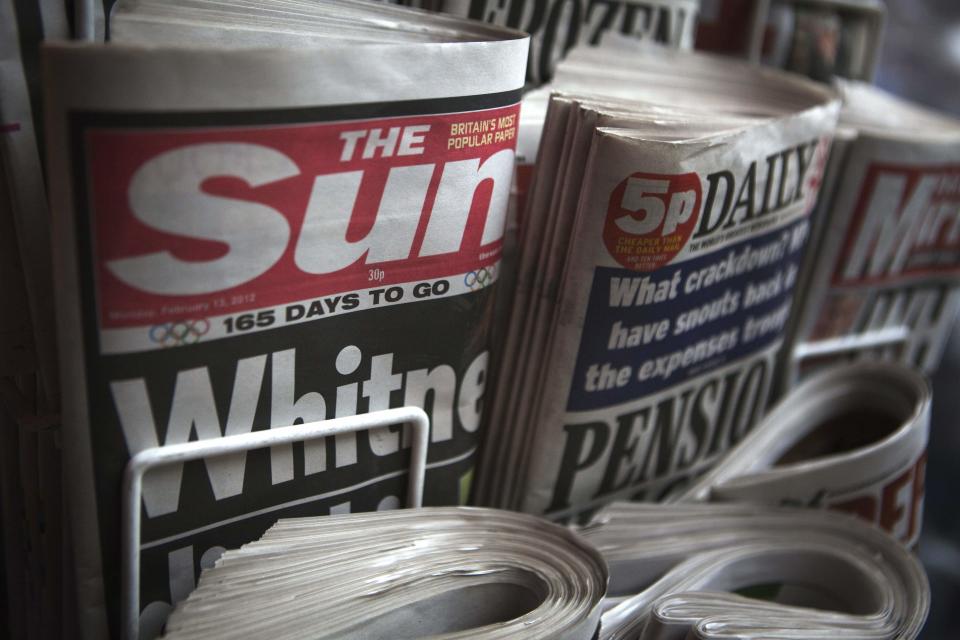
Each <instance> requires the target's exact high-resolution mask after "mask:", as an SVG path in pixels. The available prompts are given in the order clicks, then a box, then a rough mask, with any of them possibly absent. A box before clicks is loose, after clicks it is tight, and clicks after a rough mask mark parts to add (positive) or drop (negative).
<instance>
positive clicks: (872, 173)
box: [786, 82, 960, 385]
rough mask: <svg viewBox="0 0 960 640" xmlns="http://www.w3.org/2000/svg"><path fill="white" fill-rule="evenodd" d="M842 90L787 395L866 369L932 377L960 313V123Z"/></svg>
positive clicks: (886, 98)
mask: <svg viewBox="0 0 960 640" xmlns="http://www.w3.org/2000/svg"><path fill="white" fill-rule="evenodd" d="M839 88H840V90H841V92H842V95H843V99H844V106H843V110H842V112H841V120H840V121H841V135H838V139H839V140H840V143H839V144H838V145H837V148H836V150H835V153H834V156H833V157H831V159H830V164H829V171H828V173H827V177H826V181H825V185H829V187H830V188H829V189H828V190H826V191H825V192H824V197H823V198H822V200H821V202H820V204H819V207H820V209H822V211H821V212H819V213H818V220H819V221H820V224H819V229H818V230H817V232H816V243H817V246H818V247H819V248H820V250H819V251H818V258H819V259H818V260H816V261H814V260H810V261H809V263H808V264H807V265H806V266H805V267H804V276H803V278H804V280H805V281H806V282H805V284H804V288H805V289H806V293H805V296H804V297H805V304H804V306H803V311H804V312H803V314H802V315H800V316H799V317H798V318H797V320H798V328H797V337H796V338H795V342H796V344H795V347H794V350H793V357H792V362H791V367H790V371H789V375H788V379H787V381H786V383H787V385H792V384H794V383H795V382H796V381H797V380H798V379H800V378H801V377H802V376H804V375H805V374H806V373H808V372H810V371H812V370H815V369H817V368H820V367H822V366H824V365H826V364H830V363H833V362H837V361H842V360H848V359H860V358H865V357H866V358H881V359H888V360H897V361H900V362H903V363H904V364H907V365H909V366H912V367H916V368H918V369H920V370H921V371H924V372H926V373H931V372H933V371H934V370H935V369H936V367H937V365H938V364H939V362H940V358H941V355H942V353H943V349H944V346H945V344H946V341H947V338H948V336H949V332H950V329H951V327H952V326H953V322H954V319H955V318H956V316H957V310H958V306H960V122H958V121H957V120H954V119H952V118H949V117H947V116H945V115H941V114H938V113H935V112H931V111H928V110H925V109H921V108H920V107H918V106H916V105H913V104H910V103H908V102H905V101H903V100H901V99H899V98H896V97H894V96H892V95H890V94H887V93H885V92H883V91H882V90H880V89H877V88H875V87H871V86H868V85H865V84H862V83H856V82H843V83H841V84H840V85H839Z"/></svg>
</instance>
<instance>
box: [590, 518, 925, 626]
mask: <svg viewBox="0 0 960 640" xmlns="http://www.w3.org/2000/svg"><path fill="white" fill-rule="evenodd" d="M580 533H581V535H582V536H583V537H584V538H585V539H586V540H587V541H589V542H591V543H592V544H594V545H595V546H596V547H597V549H599V550H600V552H601V553H602V554H603V556H604V558H606V560H607V562H608V564H609V566H610V589H609V593H608V596H609V597H608V600H607V602H606V604H605V607H606V608H607V609H606V611H605V613H604V614H603V617H602V623H601V625H602V626H601V633H600V638H602V639H603V640H654V639H657V640H673V639H676V640H683V639H685V638H694V637H695V638H698V639H702V640H710V639H720V638H782V639H788V638H795V639H797V640H799V639H807V638H876V639H878V640H879V639H889V640H911V639H913V638H916V637H917V635H918V634H919V632H920V629H921V628H922V626H923V623H924V621H925V619H926V616H927V612H928V610H929V607H930V589H929V584H928V582H927V578H926V574H925V573H924V571H923V568H922V567H921V565H920V563H919V562H918V561H917V559H916V558H914V557H913V556H912V555H911V554H910V553H909V552H908V551H907V550H906V549H905V548H904V547H903V546H902V545H900V544H899V543H898V542H896V541H895V540H894V539H893V538H891V537H889V536H888V535H886V534H885V533H883V532H882V531H879V530H877V529H875V528H873V527H871V526H868V525H866V524H863V523H861V522H859V521H858V520H856V519H854V518H852V517H850V516H847V515H844V514H836V513H830V512H825V511H810V510H799V509H792V508H774V507H763V506H752V505H723V504H717V505H713V504H711V505H679V504H674V505H652V504H640V503H625V502H618V503H614V504H613V505H610V506H609V507H607V508H606V509H605V510H603V511H602V512H600V513H599V514H597V516H596V517H595V519H594V520H593V522H592V523H591V524H590V525H588V526H587V527H585V528H583V529H581V530H580ZM738 592H739V593H738ZM751 594H752V595H756V596H764V597H763V599H755V598H752V597H746V596H747V595H751Z"/></svg>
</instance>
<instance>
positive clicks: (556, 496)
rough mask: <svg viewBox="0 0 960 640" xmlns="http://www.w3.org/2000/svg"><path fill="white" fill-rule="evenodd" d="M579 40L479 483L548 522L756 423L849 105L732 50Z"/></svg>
mask: <svg viewBox="0 0 960 640" xmlns="http://www.w3.org/2000/svg"><path fill="white" fill-rule="evenodd" d="M581 51H582V52H581V54H580V55H578V54H577V53H576V52H575V53H574V54H573V55H572V56H571V57H570V58H568V60H567V61H566V62H563V63H561V65H560V66H559V67H558V73H557V83H556V85H557V87H559V88H561V89H562V90H564V91H568V92H569V95H555V96H554V97H553V99H552V101H551V103H550V106H549V108H548V111H547V115H546V123H545V125H544V131H543V136H542V139H541V143H540V149H539V151H538V155H537V166H536V170H535V174H534V178H533V185H532V189H531V192H530V194H529V196H528V199H529V202H528V206H527V210H526V212H525V214H524V218H523V224H524V231H523V233H522V241H521V243H522V246H521V254H520V261H519V269H518V274H517V291H516V294H515V297H514V307H513V309H512V313H513V315H512V317H511V319H510V323H511V326H510V328H509V330H508V331H507V340H508V343H507V344H506V346H505V354H506V355H505V359H504V363H503V366H502V368H501V377H500V380H499V381H498V384H497V394H496V405H495V407H494V410H493V414H492V416H491V423H490V424H491V431H490V434H489V436H490V438H489V440H488V444H487V450H486V452H485V454H484V455H485V462H484V464H485V471H487V473H486V474H485V475H484V476H482V477H481V483H482V484H481V487H480V491H479V499H480V500H481V501H483V502H484V503H490V504H493V505H497V506H503V507H510V508H521V509H524V510H528V511H532V512H537V513H546V514H548V515H549V516H550V517H554V518H569V517H572V516H578V515H579V514H581V513H583V512H586V511H589V510H591V509H595V508H597V507H598V506H600V505H602V504H603V503H605V502H608V501H610V500H612V499H614V498H617V497H636V498H645V499H648V500H657V499H660V498H662V497H663V496H664V495H666V494H667V493H669V492H670V491H672V490H674V489H677V488H678V487H679V486H680V485H682V484H684V483H685V482H687V481H688V480H690V479H691V478H693V477H695V476H697V475H699V474H700V473H703V472H704V471H706V469H708V468H709V467H710V465H712V464H713V463H715V462H716V461H717V460H719V458H720V457H721V455H722V454H723V452H724V451H726V450H727V449H728V448H729V447H730V446H732V445H733V444H735V443H736V442H737V441H739V440H740V439H741V438H742V437H743V436H744V435H745V434H746V433H747V432H748V431H749V430H750V429H751V428H752V427H753V426H754V425H755V424H756V422H757V421H758V420H759V418H760V417H761V415H762V414H763V412H764V410H765V409H766V403H767V400H768V395H769V392H770V389H771V382H772V379H773V369H774V365H775V356H776V354H777V352H778V349H779V348H780V346H781V342H782V334H783V328H784V326H785V323H786V320H787V317H788V314H789V313H790V307H791V300H792V291H793V285H794V281H795V279H796V276H797V273H798V271H799V264H800V259H801V257H802V255H803V250H804V247H805V246H806V238H807V231H808V226H809V218H808V214H809V213H810V211H811V209H812V207H813V204H814V202H815V198H816V194H817V187H818V185H819V181H820V176H821V172H822V168H823V164H824V162H825V158H826V152H827V149H828V147H829V143H830V138H831V136H832V133H833V128H834V125H835V121H836V115H837V110H838V103H837V100H836V99H835V95H834V94H833V93H832V92H831V91H829V90H828V89H826V88H820V87H818V86H815V85H813V84H812V83H808V82H806V81H803V80H801V79H799V78H792V77H787V76H785V75H783V74H778V73H773V72H762V71H758V70H755V69H753V68H750V67H747V66H745V65H738V64H735V63H732V62H728V61H724V60H721V59H716V58H711V57H706V56H699V55H696V54H689V53H685V52H676V51H657V52H654V51H650V52H648V53H647V54H646V55H635V56H624V55H621V53H622V52H620V51H618V50H617V49H613V48H611V49H603V48H601V49H587V50H581ZM604 96H606V97H604ZM638 99H643V100H646V102H643V103H641V102H637V100H638ZM694 100H697V101H698V106H697V107H696V108H691V107H689V106H688V105H690V104H691V103H692V102H693V101H694ZM511 341H512V342H511ZM494 464H496V465H497V469H498V472H497V473H495V472H493V471H490V469H491V465H494Z"/></svg>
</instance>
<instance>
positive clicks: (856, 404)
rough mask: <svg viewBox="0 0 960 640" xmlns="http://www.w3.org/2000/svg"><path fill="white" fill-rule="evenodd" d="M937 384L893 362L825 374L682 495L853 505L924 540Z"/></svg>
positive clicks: (908, 538)
mask: <svg viewBox="0 0 960 640" xmlns="http://www.w3.org/2000/svg"><path fill="white" fill-rule="evenodd" d="M929 429H930V390H929V387H928V386H927V383H926V381H925V380H924V379H923V377H922V376H920V375H919V374H917V373H916V372H914V371H913V370H911V369H908V368H906V367H904V366H902V365H897V364H893V363H860V364H852V365H845V366H838V367H834V368H832V369H829V370H827V371H824V372H821V373H819V374H817V375H815V376H813V377H811V378H810V379H809V380H807V381H805V382H804V383H803V384H801V385H800V386H799V387H797V388H796V389H794V390H793V391H792V392H791V393H789V394H788V395H787V396H786V397H784V398H783V399H782V400H781V401H780V402H779V403H778V404H777V406H776V407H775V408H774V409H773V410H772V411H771V412H770V413H769V414H767V416H766V417H765V418H764V419H763V421H762V422H761V423H760V424H759V425H757V427H756V428H755V429H754V430H753V431H752V432H751V433H750V434H749V435H748V436H747V437H746V438H744V439H743V440H742V441H741V442H740V443H739V444H737V446H735V447H734V448H733V449H731V450H730V451H729V452H728V453H727V456H726V457H725V458H724V459H723V460H722V461H721V462H720V463H719V464H718V465H717V466H716V467H714V468H713V469H712V470H710V471H709V472H708V473H707V474H706V475H704V476H703V477H702V478H700V479H699V480H697V482H696V483H694V484H693V485H692V486H691V487H689V488H688V489H687V490H686V491H685V492H684V493H683V494H681V495H678V496H676V497H675V500H678V501H681V502H688V501H691V500H693V501H696V500H711V499H712V500H721V501H737V502H750V503H764V504H774V505H777V504H780V505H794V506H805V507H827V508H830V509H835V510H838V511H847V512H850V513H853V514H856V515H858V516H861V517H862V518H864V519H866V520H867V521H869V522H872V523H873V524H876V525H877V526H879V527H881V528H882V529H884V530H885V531H887V532H888V533H889V534H891V535H892V536H894V537H895V538H897V539H898V540H900V541H901V542H903V543H904V544H906V545H910V546H912V545H915V544H916V543H917V540H918V539H919V537H920V525H921V522H922V520H923V495H924V477H925V470H926V460H927V455H926V450H927V438H928V434H929Z"/></svg>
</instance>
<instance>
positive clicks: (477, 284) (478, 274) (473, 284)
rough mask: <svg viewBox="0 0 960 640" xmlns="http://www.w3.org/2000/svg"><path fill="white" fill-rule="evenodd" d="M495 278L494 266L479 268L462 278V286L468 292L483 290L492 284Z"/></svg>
mask: <svg viewBox="0 0 960 640" xmlns="http://www.w3.org/2000/svg"><path fill="white" fill-rule="evenodd" d="M496 277H497V268H496V266H491V267H481V268H480V269H477V270H476V271H471V272H470V273H467V274H465V275H464V276H463V284H465V285H467V288H469V289H470V290H475V289H483V288H484V287H485V286H487V285H488V284H493V281H494V279H495V278H496Z"/></svg>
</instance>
